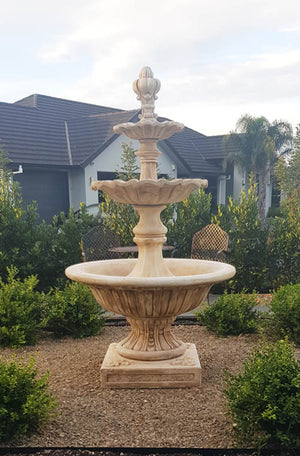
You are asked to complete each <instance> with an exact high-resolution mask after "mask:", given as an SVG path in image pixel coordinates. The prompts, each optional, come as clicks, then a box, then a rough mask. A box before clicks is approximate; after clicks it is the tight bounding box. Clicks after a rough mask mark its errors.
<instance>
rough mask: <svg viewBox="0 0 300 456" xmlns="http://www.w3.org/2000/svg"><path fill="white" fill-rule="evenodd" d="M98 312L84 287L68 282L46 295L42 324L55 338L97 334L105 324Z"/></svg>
mask: <svg viewBox="0 0 300 456" xmlns="http://www.w3.org/2000/svg"><path fill="white" fill-rule="evenodd" d="M103 313H104V311H103V310H102V309H101V307H100V306H99V304H98V303H97V301H96V300H95V298H94V297H93V295H92V293H91V292H90V290H89V288H88V286H87V285H83V284H81V283H78V282H71V283H67V285H66V286H65V288H64V289H62V290H61V289H59V288H55V289H52V290H50V292H49V293H48V294H47V295H46V304H45V325H46V328H47V329H49V330H50V331H53V333H54V335H55V336H57V337H61V336H72V337H87V336H93V335H95V334H99V333H100V332H101V330H102V327H103V325H104V317H103Z"/></svg>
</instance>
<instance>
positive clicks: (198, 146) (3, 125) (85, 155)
mask: <svg viewBox="0 0 300 456" xmlns="http://www.w3.org/2000/svg"><path fill="white" fill-rule="evenodd" d="M138 112H139V111H137V110H134V111H122V110H118V109H114V108H108V107H104V106H97V105H93V104H88V103H80V102H77V101H71V100H64V99H60V98H54V97H48V96H45V95H31V96H29V97H26V98H24V99H22V100H19V101H17V102H16V103H13V104H11V103H0V145H1V147H2V148H3V149H4V150H5V151H6V152H7V153H8V156H9V158H10V159H11V160H13V162H17V163H20V164H26V163H27V164H34V165H39V166H58V167H65V166H71V165H73V166H74V165H75V166H76V165H77V166H78V165H82V166H85V165H86V164H87V163H88V162H89V161H91V160H93V159H94V158H95V157H96V156H97V155H98V154H99V153H101V151H102V150H104V149H105V148H106V147H107V146H108V145H109V144H110V143H111V142H112V141H114V140H115V139H116V137H117V136H118V135H116V134H115V133H114V132H113V126H114V125H117V124H119V123H123V122H128V121H131V122H136V121H137V120H138V118H137V115H138ZM159 120H160V121H163V120H168V119H165V118H159ZM222 139H223V136H205V135H203V134H201V133H198V132H196V131H194V130H192V129H190V128H187V127H186V128H185V129H184V131H183V132H181V133H177V134H175V135H174V136H172V137H171V138H169V139H167V140H166V141H165V143H166V144H167V146H168V147H169V148H170V149H171V150H172V151H173V153H174V154H175V156H177V157H178V160H179V161H181V162H182V163H183V165H184V166H185V167H186V168H187V169H188V170H189V171H190V174H191V175H199V176H201V177H203V176H204V177H205V175H208V174H219V173H220V172H221V161H222V159H223V158H224V150H223V148H222Z"/></svg>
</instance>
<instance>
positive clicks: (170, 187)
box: [91, 179, 207, 206]
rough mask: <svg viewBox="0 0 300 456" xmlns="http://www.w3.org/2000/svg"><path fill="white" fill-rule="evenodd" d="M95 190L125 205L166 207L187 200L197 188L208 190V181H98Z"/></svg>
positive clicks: (94, 186) (93, 187) (93, 184)
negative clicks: (165, 205)
mask: <svg viewBox="0 0 300 456" xmlns="http://www.w3.org/2000/svg"><path fill="white" fill-rule="evenodd" d="M91 187H92V189H93V190H102V191H104V192H105V193H107V194H108V196H109V197H110V198H112V199H113V200H115V201H117V202H119V203H125V204H133V205H150V206H154V205H164V204H168V203H176V202H178V201H182V200H184V199H185V198H187V197H188V196H189V195H190V193H192V192H193V191H194V190H196V189H197V188H206V187H207V180H206V179H173V180H166V179H158V180H153V179H144V180H137V179H131V180H129V181H122V180H119V179H116V180H113V181H109V180H107V181H96V182H93V183H92V185H91Z"/></svg>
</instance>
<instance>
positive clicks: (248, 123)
mask: <svg viewBox="0 0 300 456" xmlns="http://www.w3.org/2000/svg"><path fill="white" fill-rule="evenodd" d="M292 140H293V130H292V126H291V125H290V124H289V123H288V122H284V121H281V120H275V121H274V122H272V123H270V122H269V121H268V120H267V119H266V118H265V117H263V116H262V117H252V116H250V115H249V114H246V115H243V116H242V117H241V118H240V119H239V120H238V122H237V124H236V129H235V131H233V132H231V133H230V134H229V135H227V136H226V137H225V141H224V144H225V149H226V150H227V158H226V161H227V162H231V163H233V164H235V165H237V166H238V167H239V169H240V170H241V171H243V172H245V174H246V176H249V174H250V173H253V175H254V179H255V180H257V179H258V183H259V195H258V196H259V214H260V216H261V218H262V219H264V218H265V205H266V176H267V173H268V172H269V171H271V169H272V168H273V166H274V164H275V162H276V161H277V160H278V158H279V157H280V156H282V155H284V154H287V153H289V152H290V151H291V150H292Z"/></svg>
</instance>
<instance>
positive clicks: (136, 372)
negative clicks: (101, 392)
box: [100, 343, 201, 388]
mask: <svg viewBox="0 0 300 456" xmlns="http://www.w3.org/2000/svg"><path fill="white" fill-rule="evenodd" d="M100 374H101V383H102V386H103V387H106V388H107V387H108V388H183V387H191V386H199V385H200V383H201V366H200V361H199V357H198V353H197V350H196V347H195V344H186V347H185V351H184V353H183V354H182V355H180V356H178V357H176V358H172V359H169V360H162V361H151V362H149V361H140V360H134V359H127V358H124V357H123V356H121V355H120V354H119V352H118V350H117V344H115V343H113V344H110V346H109V348H108V351H107V352H106V355H105V358H104V361H103V363H102V366H101V370H100Z"/></svg>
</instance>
